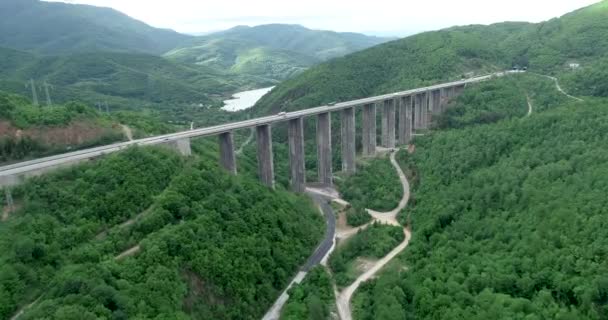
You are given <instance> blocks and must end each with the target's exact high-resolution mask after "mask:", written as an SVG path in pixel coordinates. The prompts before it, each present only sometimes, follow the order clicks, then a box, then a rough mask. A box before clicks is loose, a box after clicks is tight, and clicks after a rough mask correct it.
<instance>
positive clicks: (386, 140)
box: [382, 100, 395, 149]
mask: <svg viewBox="0 0 608 320" xmlns="http://www.w3.org/2000/svg"><path fill="white" fill-rule="evenodd" d="M382 146H383V147H385V148H389V149H392V148H394V147H395V100H385V101H384V108H383V110H382Z"/></svg>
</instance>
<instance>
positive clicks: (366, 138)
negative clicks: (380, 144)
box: [363, 104, 377, 157]
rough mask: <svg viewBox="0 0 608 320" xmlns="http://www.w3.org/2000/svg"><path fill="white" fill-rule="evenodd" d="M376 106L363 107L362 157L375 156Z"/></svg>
mask: <svg viewBox="0 0 608 320" xmlns="http://www.w3.org/2000/svg"><path fill="white" fill-rule="evenodd" d="M376 144H377V140H376V105H375V104H366V105H364V106H363V156H364V157H373V156H375V155H376Z"/></svg>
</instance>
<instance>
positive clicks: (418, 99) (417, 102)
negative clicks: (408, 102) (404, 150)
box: [414, 94, 422, 130]
mask: <svg viewBox="0 0 608 320" xmlns="http://www.w3.org/2000/svg"><path fill="white" fill-rule="evenodd" d="M421 113H422V95H421V94H417V95H416V96H415V97H414V130H417V129H420V115H421Z"/></svg>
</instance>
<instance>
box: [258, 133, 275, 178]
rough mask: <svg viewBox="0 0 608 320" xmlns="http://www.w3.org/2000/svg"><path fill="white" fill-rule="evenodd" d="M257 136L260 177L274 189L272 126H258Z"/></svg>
mask: <svg viewBox="0 0 608 320" xmlns="http://www.w3.org/2000/svg"><path fill="white" fill-rule="evenodd" d="M256 134H257V135H256V138H257V139H256V140H257V145H258V156H257V158H258V176H259V177H260V181H261V182H262V183H263V184H264V185H266V186H268V187H270V188H274V164H273V155H272V134H271V129H270V125H268V124H264V125H260V126H257V127H256Z"/></svg>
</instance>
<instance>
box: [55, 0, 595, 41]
mask: <svg viewBox="0 0 608 320" xmlns="http://www.w3.org/2000/svg"><path fill="white" fill-rule="evenodd" d="M64 2H71V3H84V4H92V5H97V6H105V7H112V8H115V9H117V10H119V11H122V12H124V13H126V14H128V15H130V16H132V17H134V18H136V19H139V20H142V21H144V22H146V23H148V24H150V25H152V26H155V27H162V28H171V29H174V30H177V31H179V32H184V33H197V32H209V31H217V30H222V29H227V28H231V27H233V26H235V25H258V24H265V23H293V24H302V25H304V26H306V27H309V28H313V29H327V30H336V31H354V32H365V33H376V34H389V35H407V34H412V33H416V32H420V31H427V30H435V29H440V28H444V27H450V26H453V25H463V24H478V23H481V24H488V23H494V22H501V21H506V20H509V21H530V22H539V21H543V20H547V19H550V18H553V17H557V16H560V15H562V14H564V13H567V12H569V11H572V10H575V9H577V8H580V7H583V6H586V5H589V4H592V3H595V2H598V0H508V1H506V0H457V1H456V0H418V1H414V0H366V1H361V0H302V1H293V0H170V1H168V0H154V1H152V0H69V1H67V0H66V1H64Z"/></svg>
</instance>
